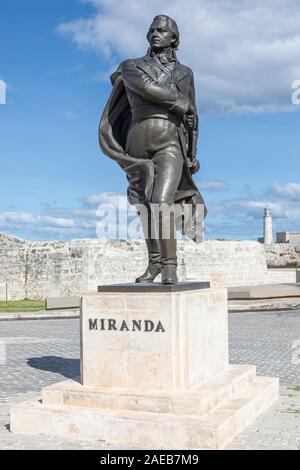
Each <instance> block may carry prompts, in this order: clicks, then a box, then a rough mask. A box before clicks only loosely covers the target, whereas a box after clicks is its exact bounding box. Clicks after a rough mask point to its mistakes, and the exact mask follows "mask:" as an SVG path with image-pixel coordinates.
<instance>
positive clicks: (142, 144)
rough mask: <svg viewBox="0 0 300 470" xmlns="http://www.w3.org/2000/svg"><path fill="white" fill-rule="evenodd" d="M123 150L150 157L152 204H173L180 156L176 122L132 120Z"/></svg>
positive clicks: (141, 156) (180, 163)
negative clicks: (153, 177) (152, 181)
mask: <svg viewBox="0 0 300 470" xmlns="http://www.w3.org/2000/svg"><path fill="white" fill-rule="evenodd" d="M126 153H128V154H129V155H130V156H132V157H135V158H141V159H151V160H152V162H153V163H154V171H155V179H154V186H153V192H152V196H151V200H150V201H149V202H150V203H152V204H161V203H166V204H173V203H174V198H175V193H176V190H177V188H178V185H179V183H180V180H181V176H182V169H183V156H182V150H181V146H180V142H179V136H178V129H177V126H176V124H175V123H173V122H171V121H169V120H167V119H163V118H148V119H144V120H141V121H135V122H133V123H132V126H131V128H130V130H129V133H128V138H127V143H126Z"/></svg>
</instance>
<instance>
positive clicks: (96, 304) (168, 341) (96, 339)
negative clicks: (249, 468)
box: [11, 286, 278, 449]
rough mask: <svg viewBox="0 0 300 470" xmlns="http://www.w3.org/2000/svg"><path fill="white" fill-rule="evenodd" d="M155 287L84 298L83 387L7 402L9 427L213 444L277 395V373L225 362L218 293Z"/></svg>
mask: <svg viewBox="0 0 300 470" xmlns="http://www.w3.org/2000/svg"><path fill="white" fill-rule="evenodd" d="M135 289H136V286H135ZM153 289H154V291H153V292H140V291H136V290H135V291H134V292H130V289H129V290H127V291H126V289H123V290H122V291H121V292H119V293H118V292H116V291H115V290H113V289H112V290H113V291H112V292H109V291H108V292H100V293H97V294H87V295H84V296H83V299H82V312H81V383H77V382H74V381H72V380H68V381H65V382H62V383H59V384H56V385H52V386H50V387H45V388H44V389H43V393H42V402H40V401H38V400H36V401H29V402H26V403H22V404H19V405H16V406H14V407H13V408H12V410H11V430H12V432H19V433H23V434H48V435H56V436H61V437H63V438H72V439H76V438H79V439H97V440H98V439H101V440H103V441H105V443H106V444H117V445H124V446H129V447H135V448H136V447H150V448H154V449H170V448H172V449H221V448H223V447H224V446H226V445H227V444H228V443H229V442H230V441H231V439H232V438H233V437H234V436H235V435H237V434H238V433H239V432H241V431H242V430H243V429H244V428H245V427H246V426H247V425H248V424H250V423H251V422H252V421H253V420H254V419H255V418H256V417H257V416H258V415H259V414H261V413H262V412H263V411H265V410H266V409H267V408H268V407H269V406H270V405H272V404H273V403H274V402H275V401H276V399H277V397H278V380H277V379H274V378H268V377H256V370H255V366H248V365H230V366H229V364H228V331H227V325H228V320H227V293H226V290H225V289H196V290H188V286H186V288H185V289H184V290H181V291H180V289H178V291H176V289H175V290H174V289H173V291H170V292H158V291H157V290H156V291H155V286H154V288H153ZM106 290H108V289H107V288H106Z"/></svg>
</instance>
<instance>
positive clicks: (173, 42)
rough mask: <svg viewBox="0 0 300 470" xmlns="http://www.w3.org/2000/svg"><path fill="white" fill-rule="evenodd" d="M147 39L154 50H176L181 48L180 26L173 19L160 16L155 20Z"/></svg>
mask: <svg viewBox="0 0 300 470" xmlns="http://www.w3.org/2000/svg"><path fill="white" fill-rule="evenodd" d="M147 39H148V41H149V44H150V46H151V48H152V49H153V50H160V49H165V48H167V47H172V48H173V49H174V50H177V49H178V46H179V31H178V26H177V24H176V22H175V21H174V20H172V18H170V17H169V16H166V15H158V16H156V17H155V18H154V20H153V22H152V24H151V26H150V29H149V32H148V34H147Z"/></svg>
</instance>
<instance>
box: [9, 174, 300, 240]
mask: <svg viewBox="0 0 300 470" xmlns="http://www.w3.org/2000/svg"><path fill="white" fill-rule="evenodd" d="M202 183H205V185H206V186H207V194H206V196H205V200H206V203H207V207H208V217H207V219H206V234H207V236H210V237H220V238H226V237H227V238H235V237H236V238H242V239H243V238H244V239H245V238H246V239H247V238H252V239H253V238H254V239H255V238H257V237H258V236H260V235H261V233H262V220H263V213H264V208H265V207H266V206H269V207H270V209H271V211H272V214H273V220H274V229H275V231H278V232H280V231H284V230H286V231H288V230H299V231H300V204H299V199H300V183H287V184H278V183H273V184H272V185H271V186H270V187H268V188H266V190H265V191H263V192H261V193H260V194H253V193H251V195H250V196H244V197H237V198H231V199H230V198H227V199H225V198H224V199H221V197H220V199H219V202H218V203H216V202H214V201H215V199H216V193H214V194H213V191H218V192H219V194H220V195H221V194H222V192H221V191H226V189H227V186H226V184H225V183H224V182H223V181H204V182H202ZM202 189H203V187H202ZM224 194H225V193H224ZM210 199H211V200H210ZM130 207H131V206H130ZM97 209H99V211H98V212H97ZM106 213H107V214H108V215H109V216H111V220H112V221H113V223H116V230H115V231H114V233H117V234H118V233H119V234H120V233H122V234H126V233H127V232H126V231H127V228H128V225H127V222H129V223H131V221H132V220H134V219H135V216H136V213H135V209H134V208H132V207H131V208H130V210H129V211H128V206H127V198H126V196H125V195H122V194H118V193H102V194H99V195H92V196H90V197H88V198H86V199H83V200H82V201H81V206H80V207H74V208H61V207H46V208H45V209H44V210H43V211H42V212H41V213H27V212H17V211H15V212H13V211H11V212H3V213H0V231H5V232H8V233H11V234H14V235H17V236H21V237H22V238H29V239H30V238H38V239H71V238H87V237H88V238H95V237H96V236H97V235H96V233H97V232H96V230H97V224H99V222H100V221H101V217H102V216H104V217H106ZM126 214H127V216H128V218H126V217H125V215H126ZM114 221H115V222H114ZM113 223H112V222H111V221H110V224H111V225H112V226H113ZM115 238H118V236H117V235H116V237H115ZM121 238H127V237H126V235H122V237H121Z"/></svg>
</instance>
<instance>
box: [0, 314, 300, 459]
mask: <svg viewBox="0 0 300 470" xmlns="http://www.w3.org/2000/svg"><path fill="white" fill-rule="evenodd" d="M229 331H230V341H229V343H230V359H231V362H233V363H248V364H256V365H257V371H258V374H259V375H274V376H279V377H280V381H281V395H280V400H279V401H278V402H277V403H276V404H275V405H274V406H273V407H272V408H271V409H270V410H269V411H267V412H266V413H265V414H264V415H263V416H261V417H260V418H258V419H257V420H256V421H255V423H254V424H252V425H251V426H249V427H248V428H247V429H246V431H244V432H243V433H242V434H241V435H240V436H238V437H237V438H236V439H235V440H234V441H233V442H232V443H231V445H230V447H228V448H230V449H300V387H299V386H300V364H298V365H297V364H296V362H300V352H299V349H300V345H299V343H300V311H293V312H273V313H241V314H238V313H234V314H232V315H230V321H229ZM296 341H299V343H298V351H297V343H295V342H296ZM292 362H294V363H295V364H292ZM78 375H79V321H78V320H49V321H38V320H35V321H19V322H1V323H0V449H99V450H108V449H116V447H105V446H104V445H103V442H84V441H80V442H78V441H76V442H74V441H65V440H62V439H53V438H48V437H45V436H43V437H31V436H21V435H17V434H11V433H10V432H9V425H8V424H9V408H10V406H11V405H12V404H14V403H16V402H20V401H24V400H26V399H27V398H31V397H35V396H38V395H39V394H40V391H41V389H42V387H44V386H45V385H50V384H52V383H55V382H59V381H61V380H64V379H65V378H73V379H76V378H77V377H78ZM297 386H298V387H297ZM120 449H121V448H120Z"/></svg>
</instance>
